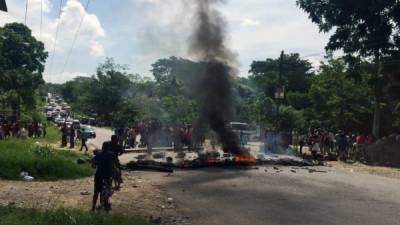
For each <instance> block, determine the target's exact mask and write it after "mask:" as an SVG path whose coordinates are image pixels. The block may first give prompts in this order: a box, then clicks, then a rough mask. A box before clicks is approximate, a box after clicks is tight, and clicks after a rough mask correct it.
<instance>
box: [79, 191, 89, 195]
mask: <svg viewBox="0 0 400 225" xmlns="http://www.w3.org/2000/svg"><path fill="white" fill-rule="evenodd" d="M81 195H90V192H88V191H82V192H81Z"/></svg>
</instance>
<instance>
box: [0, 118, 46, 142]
mask: <svg viewBox="0 0 400 225" xmlns="http://www.w3.org/2000/svg"><path fill="white" fill-rule="evenodd" d="M46 135H47V125H46V123H40V122H38V121H34V122H32V123H28V124H24V123H21V122H20V121H14V122H12V121H10V120H5V119H1V120H0V140H6V139H9V138H18V139H26V138H40V137H45V136H46Z"/></svg>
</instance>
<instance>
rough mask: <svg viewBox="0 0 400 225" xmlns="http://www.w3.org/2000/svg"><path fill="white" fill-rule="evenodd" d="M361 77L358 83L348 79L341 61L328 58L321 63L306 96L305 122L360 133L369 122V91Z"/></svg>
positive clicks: (347, 72) (349, 77)
mask: <svg viewBox="0 0 400 225" xmlns="http://www.w3.org/2000/svg"><path fill="white" fill-rule="evenodd" d="M365 76H366V75H365ZM365 76H363V79H362V80H356V79H354V78H352V77H351V74H349V70H348V64H347V63H346V62H345V61H344V60H343V59H332V58H330V59H329V60H328V63H323V64H322V65H321V72H320V73H319V74H318V75H317V76H315V77H314V79H313V82H312V85H311V88H310V92H309V99H310V100H311V103H312V107H311V108H312V113H311V114H310V115H309V116H310V118H309V120H310V121H313V122H312V123H313V124H315V125H318V126H322V127H325V128H335V129H342V130H349V131H354V130H359V131H364V129H365V126H366V125H365V124H367V123H368V121H370V120H371V119H372V118H371V116H370V115H371V114H372V105H371V102H372V99H371V97H370V93H371V89H370V88H369V86H368V81H367V80H368V79H367V78H366V77H365Z"/></svg>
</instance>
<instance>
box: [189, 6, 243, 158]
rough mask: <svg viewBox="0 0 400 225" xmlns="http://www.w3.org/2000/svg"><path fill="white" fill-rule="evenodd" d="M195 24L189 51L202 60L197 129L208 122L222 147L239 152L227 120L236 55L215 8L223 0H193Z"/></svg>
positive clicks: (230, 105) (230, 104) (231, 100)
mask: <svg viewBox="0 0 400 225" xmlns="http://www.w3.org/2000/svg"><path fill="white" fill-rule="evenodd" d="M195 2H196V15H195V20H196V22H197V23H196V25H195V31H194V33H193V36H192V37H191V45H190V53H191V54H192V55H194V56H195V57H196V58H197V60H199V61H200V62H203V63H204V64H205V70H204V74H203V75H202V76H201V78H200V79H199V81H198V83H197V87H196V90H195V91H196V95H197V96H198V97H199V102H200V103H199V104H200V118H199V121H198V123H197V126H196V129H197V132H199V131H200V132H203V131H204V126H205V125H209V126H210V128H211V129H212V130H214V131H215V132H216V133H217V134H218V136H219V141H220V142H221V143H222V145H223V149H224V151H227V152H232V153H235V154H239V153H241V149H240V146H239V143H238V138H237V136H236V134H235V133H234V132H233V131H232V130H231V129H230V128H229V126H228V123H229V122H230V121H231V118H232V115H233V108H234V107H233V106H234V103H233V90H232V77H233V76H234V73H235V71H236V70H235V69H234V66H232V65H234V64H235V63H236V60H235V55H234V54H233V53H232V52H231V51H230V50H229V49H228V48H227V47H226V45H225V41H226V30H225V27H226V23H225V20H224V19H223V17H222V16H221V14H220V12H219V11H218V10H217V7H218V5H219V4H222V3H224V2H225V1H223V0H195Z"/></svg>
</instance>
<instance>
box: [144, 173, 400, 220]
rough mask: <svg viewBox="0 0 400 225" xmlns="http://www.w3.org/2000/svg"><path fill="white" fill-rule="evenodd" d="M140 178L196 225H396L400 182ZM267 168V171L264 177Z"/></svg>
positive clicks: (335, 176) (294, 176)
mask: <svg viewBox="0 0 400 225" xmlns="http://www.w3.org/2000/svg"><path fill="white" fill-rule="evenodd" d="M281 168H282V170H283V172H280V173H276V171H275V170H274V169H273V168H272V167H265V168H264V167H260V168H259V170H248V171H243V170H223V169H205V170H191V171H178V172H176V173H175V174H174V175H173V176H171V177H164V175H162V174H156V173H143V174H140V176H142V177H145V178H148V179H151V180H152V182H154V183H155V184H158V185H162V186H163V187H164V188H165V189H166V190H167V192H168V194H169V195H170V196H171V197H173V198H174V199H175V201H176V202H177V205H178V206H179V207H180V208H181V209H183V210H184V212H185V214H186V215H187V216H189V217H190V218H191V219H192V221H193V224H194V225H224V224H227V225H228V224H229V225H293V224H296V225H399V224H400V191H399V187H400V180H396V179H389V178H384V177H378V176H372V175H365V174H356V173H350V172H348V173H347V172H341V171H335V170H334V169H328V168H320V170H323V171H326V173H322V172H316V173H309V171H308V170H305V169H297V172H296V173H293V172H291V171H290V169H291V168H290V167H281ZM265 169H266V170H267V172H265Z"/></svg>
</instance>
